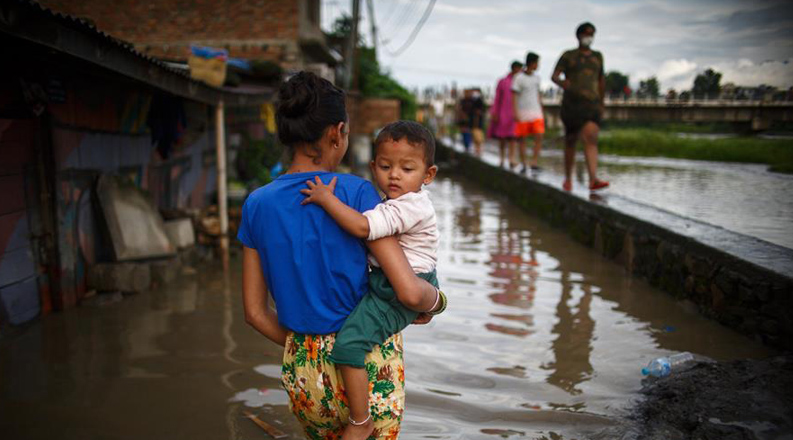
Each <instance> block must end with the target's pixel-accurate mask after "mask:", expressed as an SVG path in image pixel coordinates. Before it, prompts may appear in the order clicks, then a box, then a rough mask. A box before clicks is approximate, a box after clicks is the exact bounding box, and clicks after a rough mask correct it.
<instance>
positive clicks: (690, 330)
mask: <svg viewBox="0 0 793 440" xmlns="http://www.w3.org/2000/svg"><path fill="white" fill-rule="evenodd" d="M430 190H431V193H432V199H433V202H434V204H435V207H436V210H437V213H438V222H439V229H440V231H441V249H440V253H439V263H438V273H439V279H440V282H441V285H442V287H443V289H444V291H445V292H447V293H448V295H449V297H450V301H451V304H450V307H449V309H448V310H447V312H446V313H445V314H444V315H441V316H440V317H438V318H436V319H435V320H434V321H433V322H432V323H430V324H429V325H427V326H413V327H410V328H408V329H407V330H406V331H405V341H406V345H405V350H406V354H405V359H406V360H405V362H406V376H407V384H408V407H407V411H406V412H405V421H404V424H403V434H402V436H401V438H404V439H416V438H442V439H487V438H532V439H534V438H538V439H555V440H564V439H575V438H579V439H580V438H588V439H607V438H619V436H621V435H623V434H624V433H626V432H629V431H630V429H631V427H630V425H629V424H628V422H626V419H625V417H624V416H625V415H626V413H627V411H628V409H629V408H631V407H632V405H633V404H634V403H635V402H636V401H637V399H639V398H640V397H639V393H638V392H639V389H640V388H641V380H642V377H641V375H640V369H641V367H642V366H643V365H644V364H646V363H647V362H648V361H649V360H650V359H652V358H654V357H656V356H660V355H664V354H669V353H672V352H677V351H691V352H693V353H695V354H697V355H702V356H707V357H711V358H714V359H719V360H728V359H741V358H758V357H764V356H767V355H769V354H771V352H770V351H769V350H768V349H766V348H764V347H762V346H759V345H758V344H757V343H755V342H754V341H752V340H749V339H747V338H745V337H743V336H741V335H739V334H737V333H735V332H733V331H731V330H729V329H727V328H725V327H722V326H720V325H718V324H717V323H715V322H712V321H710V320H707V319H705V318H703V317H701V316H700V315H698V314H697V313H696V311H695V310H694V308H693V307H692V306H690V305H688V304H685V303H678V302H676V301H675V300H674V299H673V298H672V297H670V296H669V295H667V294H665V293H663V292H660V291H658V290H656V289H654V288H652V287H650V286H649V285H648V284H646V283H645V282H643V281H640V280H637V279H634V278H631V277H630V276H628V275H627V274H626V272H625V271H624V270H623V269H622V268H621V267H620V266H618V265H617V264H615V263H613V262H610V261H608V260H606V259H604V258H602V257H600V256H599V255H598V254H596V253H595V252H594V251H593V250H591V249H589V248H586V247H584V246H583V245H580V244H578V243H576V242H574V241H573V240H572V239H570V238H569V237H568V236H567V235H565V234H564V233H563V232H561V231H559V230H555V229H553V228H552V227H551V226H549V225H548V224H546V223H544V222H542V221H540V220H539V219H537V218H534V217H532V216H529V215H527V214H525V213H524V212H522V211H520V210H519V209H518V208H516V207H514V206H512V205H511V204H509V203H508V202H507V201H506V200H505V199H503V198H501V197H500V196H498V195H496V194H493V193H490V192H486V191H484V190H482V189H480V188H479V187H477V186H476V185H474V184H471V183H468V182H467V181H465V180H462V179H458V178H448V177H443V176H442V177H441V178H440V179H438V180H437V181H436V182H435V183H433V184H432V185H431V186H430ZM240 271H241V269H240V262H239V259H238V258H236V257H235V258H233V259H232V268H231V271H230V272H229V273H228V275H226V276H224V274H223V272H222V271H221V270H220V269H219V268H217V267H216V266H207V267H202V268H200V270H198V271H197V272H192V273H184V274H182V275H181V276H180V278H179V279H178V280H177V281H175V282H174V283H171V284H169V285H167V286H164V287H161V288H159V289H156V290H153V291H150V292H145V293H141V294H138V295H133V296H128V297H125V298H124V299H123V300H122V301H119V302H111V303H109V304H107V305H104V306H102V307H80V308H77V309H72V310H68V311H66V312H62V313H55V314H52V315H50V316H47V317H45V318H43V319H40V320H38V321H37V322H34V323H33V324H30V325H28V326H26V327H25V328H22V329H18V330H17V331H16V332H14V333H15V334H12V335H9V336H6V337H4V338H3V339H0V432H2V433H3V438H9V439H21V438H25V439H52V438H60V439H141V438H167V439H191V440H192V439H213V440H215V439H261V438H269V437H268V436H267V435H266V434H264V433H263V431H262V430H261V429H260V428H259V427H257V426H256V425H254V424H253V423H252V422H251V421H250V420H248V419H246V418H245V417H244V412H245V411H250V412H252V413H254V414H256V415H258V416H259V417H260V418H261V419H262V420H264V421H266V422H267V423H270V424H271V425H273V426H275V427H277V428H278V429H280V430H282V431H284V432H286V433H287V434H289V437H288V438H295V439H297V438H302V436H301V435H300V431H299V429H298V426H297V424H296V423H295V420H294V418H293V416H292V415H291V413H290V412H289V410H288V408H287V406H286V394H285V392H284V391H283V390H282V389H281V388H280V385H279V375H280V366H279V365H280V357H281V354H280V350H279V347H277V346H275V345H274V344H272V343H270V342H268V341H266V340H265V339H264V337H262V336H260V335H258V334H257V333H255V332H254V331H253V330H252V329H251V328H249V327H248V326H247V325H246V324H245V322H244V318H243V311H242V301H241V285H240V283H241V280H240Z"/></svg>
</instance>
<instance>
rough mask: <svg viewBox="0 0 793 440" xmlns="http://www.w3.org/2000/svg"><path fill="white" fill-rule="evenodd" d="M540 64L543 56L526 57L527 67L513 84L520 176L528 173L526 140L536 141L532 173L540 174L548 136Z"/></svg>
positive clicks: (532, 55) (529, 54)
mask: <svg viewBox="0 0 793 440" xmlns="http://www.w3.org/2000/svg"><path fill="white" fill-rule="evenodd" d="M539 64H540V56H539V55H537V54H536V53H534V52H529V53H528V55H526V66H525V67H524V68H523V71H522V72H520V73H518V74H517V75H515V77H514V78H513V80H512V97H513V99H512V102H513V105H514V106H515V137H516V138H517V139H518V151H519V152H520V161H521V163H522V164H523V167H522V168H521V170H520V172H521V173H525V172H526V138H527V137H529V136H533V137H534V152H533V155H532V158H531V163H530V165H531V169H532V170H539V169H540V167H539V160H540V150H541V149H542V138H543V135H544V134H545V119H544V118H543V108H542V101H541V95H540V77H539V76H538V75H535V74H534V72H535V71H536V70H537V67H538V66H539Z"/></svg>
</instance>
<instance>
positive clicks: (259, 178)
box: [236, 135, 284, 187]
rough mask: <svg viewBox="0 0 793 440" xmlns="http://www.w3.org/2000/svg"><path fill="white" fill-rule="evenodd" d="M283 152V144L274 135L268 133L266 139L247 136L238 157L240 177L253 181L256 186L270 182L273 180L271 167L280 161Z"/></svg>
mask: <svg viewBox="0 0 793 440" xmlns="http://www.w3.org/2000/svg"><path fill="white" fill-rule="evenodd" d="M283 152H284V148H283V146H281V143H280V142H277V141H276V139H275V136H273V135H267V136H265V138H264V139H250V138H247V137H246V138H245V141H244V142H243V145H242V148H240V151H239V153H238V154H239V156H238V157H237V164H236V165H237V173H238V174H239V177H240V179H241V180H242V181H243V182H247V183H252V185H253V186H254V187H258V186H262V185H266V184H268V183H270V182H271V181H272V180H273V179H272V176H270V169H272V167H273V166H275V164H276V163H278V161H279V160H280V159H281V156H282V155H283Z"/></svg>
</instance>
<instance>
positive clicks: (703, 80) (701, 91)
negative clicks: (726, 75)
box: [691, 69, 721, 98]
mask: <svg viewBox="0 0 793 440" xmlns="http://www.w3.org/2000/svg"><path fill="white" fill-rule="evenodd" d="M691 92H692V93H693V94H694V96H708V97H711V98H715V97H717V96H719V93H721V73H719V72H716V71H715V70H713V69H707V70H706V71H704V72H703V73H701V74H699V75H697V77H696V78H694V88H693V89H691Z"/></svg>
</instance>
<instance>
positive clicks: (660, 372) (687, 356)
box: [642, 352, 694, 377]
mask: <svg viewBox="0 0 793 440" xmlns="http://www.w3.org/2000/svg"><path fill="white" fill-rule="evenodd" d="M693 360H694V355H692V354H691V353H689V352H684V353H678V354H673V355H672V356H669V357H659V358H657V359H653V360H652V361H650V363H649V364H647V366H646V367H644V368H642V374H643V375H645V376H647V375H650V376H655V377H664V376H669V374H670V373H671V372H672V370H678V369H680V367H681V366H682V365H683V364H685V363H687V362H691V361H693Z"/></svg>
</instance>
